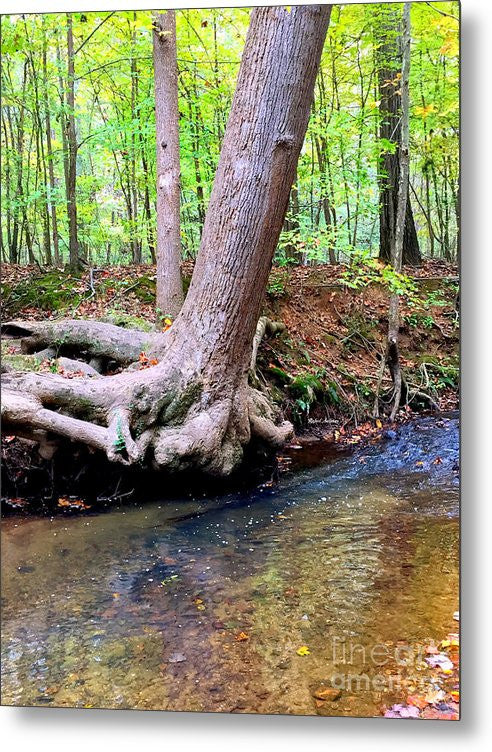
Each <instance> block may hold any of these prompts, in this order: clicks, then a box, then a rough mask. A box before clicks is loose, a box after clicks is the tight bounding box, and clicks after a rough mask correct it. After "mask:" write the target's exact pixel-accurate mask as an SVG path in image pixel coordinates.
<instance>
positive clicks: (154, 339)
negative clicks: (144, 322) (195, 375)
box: [1, 319, 164, 366]
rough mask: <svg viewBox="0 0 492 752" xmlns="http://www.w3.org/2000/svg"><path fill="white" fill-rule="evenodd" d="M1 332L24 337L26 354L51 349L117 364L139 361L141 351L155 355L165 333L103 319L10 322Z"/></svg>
mask: <svg viewBox="0 0 492 752" xmlns="http://www.w3.org/2000/svg"><path fill="white" fill-rule="evenodd" d="M1 332H2V334H3V335H7V336H9V337H13V338H20V339H21V349H22V352H24V353H29V354H31V353H37V352H40V351H42V350H43V349H44V348H50V349H51V350H53V351H54V353H55V355H57V356H58V355H65V356H67V357H74V358H77V359H79V360H80V359H82V360H86V361H89V360H90V359H92V358H101V359H103V360H104V361H105V362H108V361H113V362H115V363H117V364H118V365H123V366H126V365H129V364H130V363H133V362H134V361H136V360H138V356H139V354H140V353H141V352H145V353H146V354H147V355H149V356H152V355H153V354H154V352H155V351H156V350H157V349H158V348H159V346H160V345H161V343H162V339H163V336H164V335H162V334H157V333H153V332H142V331H139V330H136V329H131V330H129V329H123V328H122V327H119V326H114V325H113V324H103V323H101V322H100V321H77V320H72V319H64V320H62V321H56V322H53V321H41V322H35V321H32V322H31V321H8V322H6V323H5V324H2V327H1Z"/></svg>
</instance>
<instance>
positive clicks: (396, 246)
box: [387, 3, 410, 420]
mask: <svg viewBox="0 0 492 752" xmlns="http://www.w3.org/2000/svg"><path fill="white" fill-rule="evenodd" d="M409 76H410V3H405V4H404V6H403V33H402V70H401V139H400V153H399V181H398V194H397V207H396V226H395V235H394V243H393V248H392V253H391V262H392V264H393V268H394V270H395V272H398V273H401V270H402V262H403V251H404V243H405V223H406V218H407V217H408V198H409V197H408V186H409V174H410V155H409V120H410V110H409V91H408V88H409ZM399 330H400V297H399V295H398V293H392V295H391V298H390V307H389V314H388V351H387V361H388V366H389V369H390V373H391V378H392V380H393V388H394V394H393V406H392V409H391V415H390V419H391V420H394V419H395V417H396V414H397V412H398V409H399V407H400V402H401V398H402V387H403V385H404V382H403V377H402V372H401V364H400V351H399Z"/></svg>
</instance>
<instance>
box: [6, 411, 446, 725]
mask: <svg viewBox="0 0 492 752" xmlns="http://www.w3.org/2000/svg"><path fill="white" fill-rule="evenodd" d="M457 451H458V429H457V423H456V421H455V420H452V419H447V420H444V419H443V420H440V421H436V420H427V421H423V422H421V423H420V424H418V425H411V426H407V427H405V428H403V429H401V431H400V435H399V437H398V438H397V439H396V440H393V441H391V442H389V443H388V444H387V445H386V446H385V447H382V446H375V447H372V448H370V449H368V450H365V451H359V452H358V453H356V454H355V455H353V456H352V457H349V458H342V459H339V460H337V461H335V462H332V463H331V464H328V465H324V466H319V467H316V468H309V469H304V470H302V469H298V471H297V472H296V473H295V474H293V475H291V476H289V477H284V478H282V480H281V482H280V483H279V485H278V486H276V487H273V488H263V489H257V490H256V491H254V492H252V493H250V494H240V495H237V496H234V495H229V496H227V497H222V498H220V499H219V498H216V499H205V500H200V501H186V502H176V503H169V502H166V503H165V504H158V503H152V504H146V505H142V506H134V507H126V508H125V507H122V508H120V509H115V510H113V511H112V512H110V513H108V514H101V515H99V516H83V517H67V518H54V519H26V520H21V519H15V518H10V519H7V520H5V521H4V522H3V523H2V557H3V566H2V573H3V585H2V596H3V614H2V615H3V630H2V651H3V652H2V655H3V667H2V671H3V702H4V703H5V704H23V705H41V704H44V705H50V706H60V705H61V706H66V705H69V706H81V707H83V706H98V707H137V708H154V709H168V710H218V711H235V712H269V713H285V712H289V713H301V714H311V713H314V712H318V713H322V714H332V715H340V714H342V715H343V714H345V715H360V714H365V715H372V714H378V713H379V708H380V706H381V703H382V702H383V701H385V700H386V699H388V700H390V699H391V697H392V695H393V694H394V695H395V696H397V692H396V690H395V688H394V687H391V686H389V682H388V681H386V680H383V681H382V682H381V686H380V687H378V686H375V685H374V684H373V682H372V680H373V678H374V677H375V676H376V675H382V676H383V679H384V677H391V676H393V675H394V674H395V672H398V673H402V672H403V673H405V672H406V673H408V672H409V671H411V670H412V671H413V670H415V671H418V672H420V671H421V669H422V666H420V664H419V662H418V661H416V660H414V661H413V662H412V665H411V666H409V667H402V666H400V665H399V664H398V662H397V660H396V658H395V650H397V649H398V647H399V646H405V645H407V646H417V645H419V644H420V643H425V642H427V641H428V640H429V639H433V638H434V639H441V638H442V637H443V635H444V634H445V633H446V632H447V631H448V630H449V629H450V627H451V626H452V622H451V617H452V614H453V611H455V610H456V609H457V607H458V603H457V599H458V486H457V473H456V463H457ZM302 646H306V647H307V649H308V650H309V654H308V655H305V656H302V655H298V654H297V650H298V649H299V648H300V647H302ZM374 646H377V650H379V651H380V653H381V654H383V652H384V650H386V653H384V655H386V657H387V660H386V661H385V663H384V664H381V661H379V662H377V663H376V662H375V661H374V660H373V656H372V655H371V650H372V649H373V648H374ZM344 647H345V652H343V648H344ZM378 655H379V654H378ZM349 674H350V675H354V676H362V675H365V676H368V677H369V679H370V684H369V686H367V685H366V684H364V683H363V682H361V683H360V685H359V686H354V685H353V684H352V685H351V686H343V688H342V692H341V695H340V697H339V698H338V699H336V700H335V701H334V702H328V703H326V702H321V703H317V702H316V700H315V699H314V698H313V690H314V689H315V688H316V687H317V686H318V685H323V684H326V683H328V682H329V681H330V680H331V679H332V678H333V676H334V675H337V676H342V677H346V676H347V675H349Z"/></svg>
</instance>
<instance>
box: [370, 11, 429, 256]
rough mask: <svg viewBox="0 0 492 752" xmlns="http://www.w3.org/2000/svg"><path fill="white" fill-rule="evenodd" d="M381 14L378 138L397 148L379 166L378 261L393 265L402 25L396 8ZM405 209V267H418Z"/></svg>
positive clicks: (412, 231) (413, 233)
mask: <svg viewBox="0 0 492 752" xmlns="http://www.w3.org/2000/svg"><path fill="white" fill-rule="evenodd" d="M378 12H379V13H380V14H381V16H382V18H381V19H380V21H379V24H378V26H381V28H382V33H381V30H380V29H379V28H378V31H377V36H376V43H377V44H378V50H377V54H376V58H377V65H378V85H379V99H380V101H381V105H380V113H381V122H380V128H379V138H380V139H385V140H386V141H391V142H393V143H394V144H396V147H397V148H396V151H395V152H394V153H392V152H391V151H388V150H386V151H385V152H384V154H383V156H382V159H381V165H380V198H379V203H380V216H379V235H380V239H379V249H380V250H379V258H380V259H381V260H383V261H386V262H390V261H391V258H392V255H391V254H392V248H393V244H394V235H395V231H396V213H397V204H398V186H399V175H400V164H399V145H400V143H401V95H400V85H401V80H400V71H401V59H402V53H401V50H400V48H399V44H398V38H397V29H398V24H399V10H398V8H397V6H396V5H393V4H391V3H385V4H383V5H382V6H380V9H379V10H378ZM406 207H407V208H406V216H405V231H404V232H405V237H404V241H403V263H404V264H410V265H413V266H417V265H419V264H420V263H421V262H422V257H421V254H420V248H419V243H418V238H417V231H416V229H415V222H414V218H413V212H412V207H411V204H410V201H407V204H406Z"/></svg>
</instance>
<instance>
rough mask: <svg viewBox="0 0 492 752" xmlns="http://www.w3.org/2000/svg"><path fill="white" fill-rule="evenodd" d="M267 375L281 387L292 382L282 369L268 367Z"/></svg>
mask: <svg viewBox="0 0 492 752" xmlns="http://www.w3.org/2000/svg"><path fill="white" fill-rule="evenodd" d="M268 373H269V374H270V375H271V376H273V377H274V378H275V380H276V381H278V382H279V383H280V384H283V385H285V384H289V383H290V382H291V380H292V377H291V376H290V375H289V374H288V373H287V371H284V370H283V368H279V367H278V366H269V368H268Z"/></svg>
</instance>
